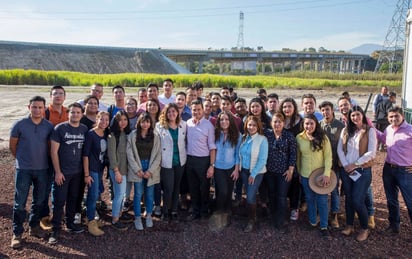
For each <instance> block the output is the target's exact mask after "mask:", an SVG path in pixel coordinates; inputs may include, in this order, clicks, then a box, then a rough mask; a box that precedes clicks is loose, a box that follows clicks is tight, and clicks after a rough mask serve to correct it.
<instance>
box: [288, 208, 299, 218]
mask: <svg viewBox="0 0 412 259" xmlns="http://www.w3.org/2000/svg"><path fill="white" fill-rule="evenodd" d="M298 219H299V210H297V209H295V210H292V211H291V212H290V220H294V221H296V220H298Z"/></svg>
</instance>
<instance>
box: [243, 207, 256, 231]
mask: <svg viewBox="0 0 412 259" xmlns="http://www.w3.org/2000/svg"><path fill="white" fill-rule="evenodd" d="M248 214H249V222H248V224H247V226H246V227H245V229H244V230H243V232H245V233H249V232H252V231H253V230H254V229H255V227H256V204H248Z"/></svg>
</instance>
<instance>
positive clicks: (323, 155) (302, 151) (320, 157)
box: [296, 131, 332, 178]
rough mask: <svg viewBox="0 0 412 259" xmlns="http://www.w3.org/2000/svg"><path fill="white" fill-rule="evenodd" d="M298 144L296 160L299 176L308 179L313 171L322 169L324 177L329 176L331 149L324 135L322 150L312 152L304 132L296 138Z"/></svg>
mask: <svg viewBox="0 0 412 259" xmlns="http://www.w3.org/2000/svg"><path fill="white" fill-rule="evenodd" d="M296 141H297V143H298V160H297V167H298V172H299V174H300V175H301V176H303V177H306V178H308V177H309V175H310V174H311V173H312V171H313V170H315V169H318V168H321V167H324V168H325V172H324V175H325V176H330V170H331V168H332V148H331V145H330V142H329V139H328V137H327V136H326V135H325V138H324V140H323V145H322V146H323V149H322V150H318V151H313V150H312V147H311V145H310V140H309V139H308V138H307V136H306V133H305V131H303V132H301V133H299V134H298V135H297V136H296Z"/></svg>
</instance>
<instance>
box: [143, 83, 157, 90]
mask: <svg viewBox="0 0 412 259" xmlns="http://www.w3.org/2000/svg"><path fill="white" fill-rule="evenodd" d="M151 87H156V89H157V91H159V86H158V85H157V84H155V83H149V84H147V86H146V89H149V88H151Z"/></svg>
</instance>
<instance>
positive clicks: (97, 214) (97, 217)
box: [94, 210, 100, 220]
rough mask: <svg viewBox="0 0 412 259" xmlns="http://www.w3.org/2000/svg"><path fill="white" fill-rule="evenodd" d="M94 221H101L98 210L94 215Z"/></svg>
mask: <svg viewBox="0 0 412 259" xmlns="http://www.w3.org/2000/svg"><path fill="white" fill-rule="evenodd" d="M94 219H95V220H99V219H100V216H99V213H97V210H96V212H95V213H94Z"/></svg>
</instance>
